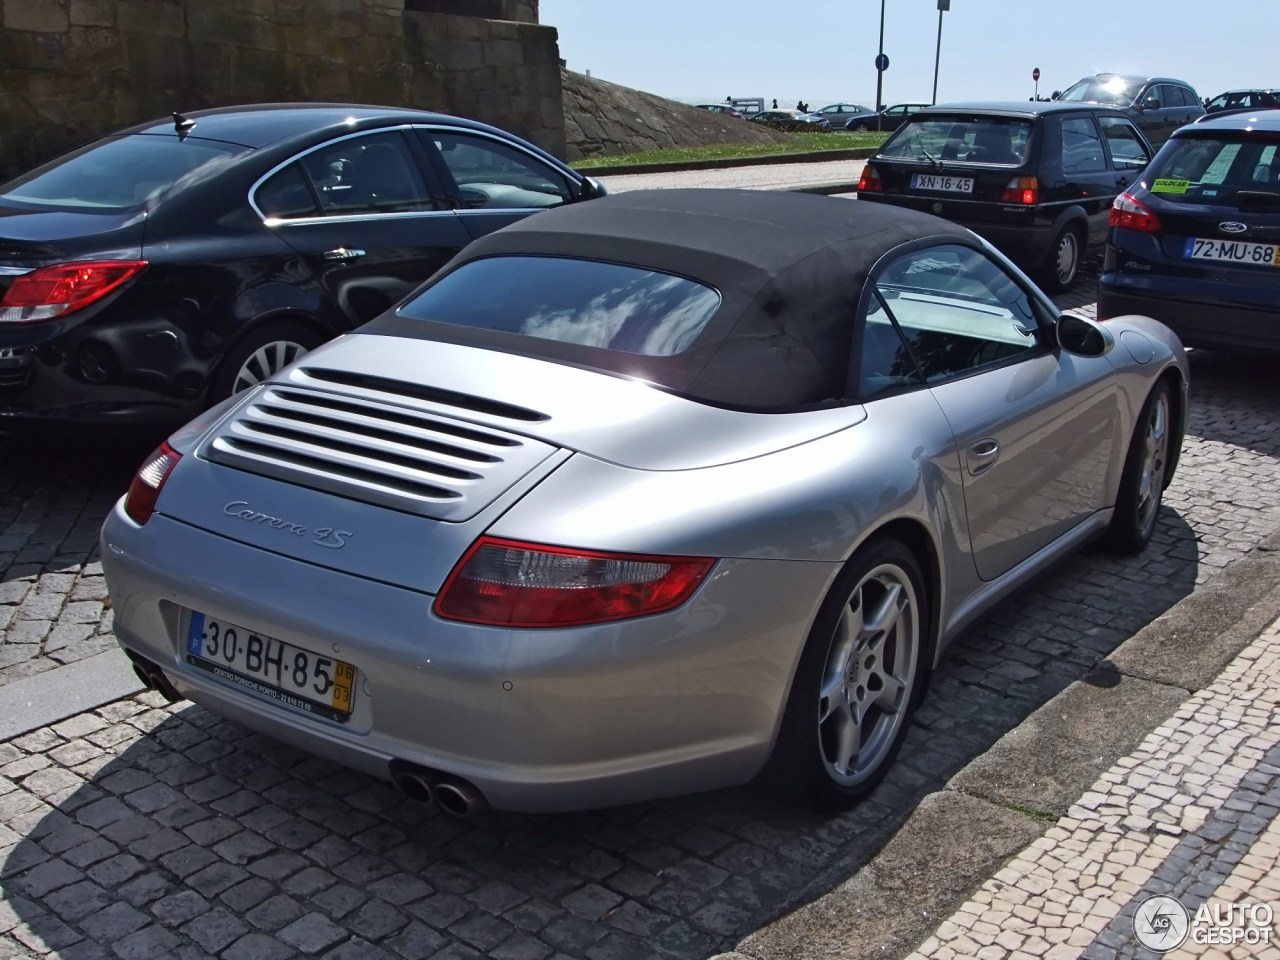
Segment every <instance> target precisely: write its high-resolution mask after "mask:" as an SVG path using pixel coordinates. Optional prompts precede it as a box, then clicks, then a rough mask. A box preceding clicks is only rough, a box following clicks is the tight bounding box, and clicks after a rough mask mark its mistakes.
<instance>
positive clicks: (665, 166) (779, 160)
mask: <svg viewBox="0 0 1280 960" xmlns="http://www.w3.org/2000/svg"><path fill="white" fill-rule="evenodd" d="M878 149H880V148H879V147H850V148H848V149H845V150H811V151H809V152H808V153H774V154H766V155H762V156H758V157H731V158H729V159H726V160H682V161H672V162H671V163H628V164H622V165H620V166H616V167H586V168H585V169H578V168H577V167H574V169H575V170H577V171H578V172H579V173H581V174H583V175H584V176H588V177H595V178H596V179H600V178H602V177H618V176H625V175H627V174H632V173H678V172H679V171H681V170H721V169H729V168H732V167H763V166H769V165H771V164H773V165H776V164H783V163H826V162H828V161H832V160H865V159H866V158H867V157H869V156H871V155H872V154H873V153H875V152H876V151H877V150H878ZM570 166H573V165H572V164H570Z"/></svg>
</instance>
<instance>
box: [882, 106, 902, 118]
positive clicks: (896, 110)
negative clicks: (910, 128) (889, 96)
mask: <svg viewBox="0 0 1280 960" xmlns="http://www.w3.org/2000/svg"><path fill="white" fill-rule="evenodd" d="M884 115H885V116H886V117H905V116H906V115H907V108H906V107H890V108H889V109H888V110H886V111H885V112H884Z"/></svg>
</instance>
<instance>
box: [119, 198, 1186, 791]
mask: <svg viewBox="0 0 1280 960" xmlns="http://www.w3.org/2000/svg"><path fill="white" fill-rule="evenodd" d="M1186 383H1187V361H1186V357H1185V355H1184V351H1183V349H1182V346H1181V344H1179V343H1178V340H1177V338H1176V337H1175V336H1173V334H1171V333H1170V332H1169V331H1168V330H1167V329H1166V328H1165V327H1163V326H1161V325H1160V324H1159V323H1156V322H1155V321H1153V320H1148V319H1146V318H1142V317H1129V318H1126V319H1124V320H1121V321H1116V322H1115V323H1114V324H1113V325H1112V326H1111V327H1109V328H1108V327H1105V326H1103V325H1101V324H1097V323H1095V322H1093V321H1092V320H1087V319H1084V318H1082V317H1079V316H1076V315H1073V314H1067V315H1061V314H1060V311H1059V310H1058V309H1057V308H1056V307H1055V306H1054V304H1053V302H1052V301H1051V300H1049V299H1048V298H1047V297H1046V296H1045V295H1044V294H1043V293H1041V292H1040V291H1039V290H1038V289H1037V288H1036V287H1035V286H1033V285H1032V284H1031V283H1030V282H1029V281H1028V280H1027V279H1026V277H1025V276H1024V275H1023V274H1021V273H1020V272H1019V271H1017V270H1016V269H1015V268H1014V267H1013V266H1012V265H1011V264H1010V263H1009V262H1008V261H1007V260H1006V259H1005V258H1004V257H1003V256H1002V255H1001V254H999V253H998V252H997V251H996V250H995V249H994V248H993V247H991V246H990V245H989V244H987V243H986V242H985V241H983V240H982V239H981V238H979V237H977V236H975V235H974V234H973V233H971V232H970V231H968V230H965V229H964V228H962V227H959V226H956V225H955V224H952V223H948V222H946V221H945V220H941V219H939V218H937V217H933V216H930V215H928V214H923V213H918V212H916V211H914V210H902V209H896V208H892V207H883V206H875V205H873V204H867V203H847V202H844V201H838V200H832V199H830V198H828V197H819V196H813V195H806V194H799V193H789V192H784V191H768V190H716V189H708V190H652V191H638V192H635V193H626V194H619V195H615V196H611V197H605V198H603V199H600V200H597V201H593V202H592V203H588V204H570V205H566V206H563V207H561V208H559V209H556V210H550V211H547V212H546V213H541V214H539V215H538V216H537V217H536V218H531V219H529V220H527V221H524V222H522V223H517V224H513V225H512V226H510V227H508V228H506V229H505V230H500V231H498V232H496V233H493V234H490V235H489V236H487V237H483V238H481V239H480V240H477V241H476V242H475V243H474V244H472V245H471V246H470V247H468V248H467V249H466V250H465V251H463V253H462V254H461V255H460V256H459V257H458V258H456V259H455V260H453V261H452V262H451V263H450V265H449V266H448V267H446V268H445V269H444V270H443V271H441V272H440V273H438V274H436V275H435V276H434V277H433V278H432V279H431V280H430V281H429V282H428V283H427V285H426V286H424V287H423V288H421V289H420V290H418V291H416V292H415V293H414V294H413V296H411V297H410V298H409V299H407V300H406V301H404V302H403V303H402V304H401V305H400V306H399V307H398V308H396V309H393V310H391V311H389V312H387V313H385V314H384V315H383V316H381V317H380V318H379V319H377V320H375V321H373V322H372V323H370V324H366V325H365V326H363V327H361V328H360V329H359V330H357V331H355V332H354V333H353V334H351V335H349V336H345V337H342V338H340V339H338V340H336V341H334V342H332V343H329V344H326V345H324V346H322V347H320V348H319V349H317V350H315V351H313V352H312V353H310V354H308V355H307V356H305V357H303V358H302V359H301V360H300V361H298V362H297V363H295V364H294V365H292V366H291V367H289V368H288V369H286V370H284V371H281V372H279V373H277V374H275V375H274V376H273V377H272V378H271V379H270V380H269V381H268V382H267V383H266V384H263V385H260V386H258V387H256V388H255V389H254V390H253V391H252V392H250V393H247V394H245V395H242V396H237V397H234V398H232V399H231V400H229V401H228V402H227V403H226V404H225V405H223V406H221V407H219V408H217V409H216V410H212V411H209V412H208V413H207V414H205V415H203V416H202V417H201V418H199V419H198V420H197V421H196V422H194V423H192V424H190V425H189V426H188V427H186V428H184V429H183V430H181V431H180V432H179V433H178V434H175V435H174V437H172V438H171V439H170V440H169V441H168V443H167V444H165V445H164V446H162V447H161V448H160V449H159V450H158V451H157V452H156V453H155V455H154V456H153V457H152V458H150V459H149V460H148V461H147V462H146V464H144V466H143V468H142V469H141V470H140V471H139V473H138V475H137V478H136V479H135V481H134V483H133V486H132V487H131V488H130V492H129V493H128V495H127V496H125V497H124V498H122V499H121V501H120V502H119V503H118V504H117V505H116V506H115V509H114V510H113V511H112V513H111V514H110V517H109V518H108V519H107V521H106V524H105V526H104V527H103V530H102V563H103V567H104V570H105V574H106V579H107V584H108V586H109V588H110V591H111V596H112V609H113V611H114V615H115V620H114V630H115V635H116V637H117V638H118V639H119V641H120V643H121V644H122V645H123V647H124V649H125V651H126V652H127V653H128V655H129V656H130V657H131V658H132V659H133V661H134V663H135V665H136V667H137V669H138V671H139V673H140V674H141V675H142V676H143V677H145V678H147V680H148V682H149V683H150V684H151V685H152V686H153V687H156V688H157V689H159V690H161V691H162V692H164V693H166V694H167V695H169V696H187V697H190V698H192V699H194V700H196V701H197V702H198V703H201V704H204V705H206V706H207V707H209V708H210V709H212V710H215V711H218V712H220V713H223V714H225V715H228V716H231V717H234V718H236V719H237V720H239V721H242V722H243V723H245V724H247V725H248V726H250V727H253V728H256V729H258V730H261V731H264V732H266V733H268V734H271V735H273V736H276V737H279V738H281V739H284V740H286V741H288V742H290V743H292V744H294V745H295V746H299V747H304V748H306V749H308V750H311V751H313V752H315V753H317V754H322V755H324V756H327V757H330V758H333V759H336V760H338V761H340V762H343V763H346V764H349V765H351V766H354V767H357V768H359V769H362V770H364V771H366V772H369V773H372V774H374V775H377V776H381V777H383V778H386V779H388V780H391V781H393V782H395V783H397V784H398V785H399V786H400V787H401V789H402V790H403V791H404V792H405V793H406V794H408V795H409V796H411V797H414V798H416V799H419V800H424V801H425V800H431V799H433V798H434V799H435V800H436V802H437V803H438V804H439V806H440V807H441V809H443V810H444V811H445V812H448V813H455V814H465V813H467V812H469V811H471V810H474V809H476V808H477V807H479V806H482V805H483V804H484V803H485V802H486V801H487V802H488V803H489V804H490V805H492V806H493V807H496V808H498V809H505V810H520V811H552V810H572V809H581V808H590V807H601V806H608V805H615V804H623V803H631V802H636V801H641V800H645V799H649V798H653V797H658V796H664V795H670V794H677V793H688V792H691V791H697V790H704V789H709V788H713V787H721V786H728V785H732V784H738V783H744V782H746V781H747V780H749V779H751V778H752V777H754V776H755V775H756V774H758V773H760V772H761V771H762V770H765V769H768V771H769V772H768V775H767V781H768V782H770V783H773V784H776V785H778V786H780V787H781V788H783V789H786V790H790V791H795V792H796V793H797V794H799V795H801V796H805V797H807V798H809V799H811V800H813V801H815V802H817V803H818V804H821V805H824V806H839V805H848V804H850V803H853V802H855V801H857V800H858V799H859V798H861V797H863V796H865V795H866V794H867V793H868V792H870V791H871V790H872V789H873V788H874V787H875V785H876V783H877V782H878V781H879V780H880V779H881V778H882V777H883V776H884V775H885V772H886V771H887V770H888V769H889V767H890V765H891V764H892V762H893V759H894V756H895V754H896V753H897V751H898V748H899V746H900V745H901V743H902V741H903V738H904V736H905V735H906V733H907V729H908V727H909V726H910V720H911V714H912V711H913V709H914V708H915V706H916V704H917V703H918V702H919V701H920V699H921V697H922V696H923V695H924V691H925V685H926V682H927V680H928V676H929V673H930V670H931V669H932V668H933V667H934V666H935V665H937V664H938V663H939V662H942V660H943V658H944V657H945V651H946V650H947V646H948V644H949V643H950V642H951V641H952V640H953V639H954V638H955V637H957V636H958V635H960V633H961V632H962V631H963V630H964V629H965V628H966V626H967V625H968V624H970V623H972V622H973V621H974V620H976V619H977V618H978V617H979V616H980V615H981V613H982V612H983V611H985V610H986V609H988V608H989V607H990V606H991V605H993V604H995V603H997V602H998V601H1000V600H1001V599H1003V598H1005V597H1007V596H1009V595H1010V594H1011V593H1013V592H1015V591H1017V590H1019V589H1021V588H1023V587H1024V586H1025V585H1027V584H1029V583H1030V582H1031V581H1032V580H1033V579H1034V578H1035V577H1037V576H1040V575H1042V574H1043V573H1044V571H1045V570H1046V569H1047V568H1048V567H1049V566H1050V565H1051V564H1053V563H1055V562H1056V561H1058V560H1060V559H1061V558H1062V557H1063V556H1065V555H1066V554H1068V553H1069V552H1071V551H1073V550H1075V549H1076V548H1078V547H1080V546H1082V545H1083V544H1085V543H1087V542H1089V541H1091V540H1093V539H1095V538H1097V537H1103V536H1105V537H1107V538H1109V540H1110V543H1111V544H1112V546H1113V547H1115V548H1116V549H1118V550H1120V551H1136V550H1140V549H1142V547H1143V546H1144V545H1145V544H1146V543H1147V542H1148V541H1149V540H1150V538H1151V536H1152V532H1153V531H1154V529H1155V528H1156V525H1157V517H1158V514H1159V512H1160V503H1161V496H1162V491H1163V490H1164V488H1165V486H1166V484H1167V483H1168V482H1169V479H1170V478H1171V477H1172V475H1173V472H1174V468H1175V465H1176V462H1177V458H1178V451H1179V449H1180V445H1181V436H1182V423H1183V419H1184V411H1185V409H1186V394H1185V389H1186ZM944 411H945V413H944ZM962 467H963V469H962ZM302 598H305V599H302ZM939 735H940V736H941V735H945V734H939Z"/></svg>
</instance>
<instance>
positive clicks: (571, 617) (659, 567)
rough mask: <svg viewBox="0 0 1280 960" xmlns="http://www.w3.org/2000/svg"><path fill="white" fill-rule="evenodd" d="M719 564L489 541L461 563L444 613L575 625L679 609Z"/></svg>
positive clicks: (508, 623)
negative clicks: (708, 573) (712, 568)
mask: <svg viewBox="0 0 1280 960" xmlns="http://www.w3.org/2000/svg"><path fill="white" fill-rule="evenodd" d="M714 562H715V561H714V560H712V559H710V558H707V557H666V556H649V555H643V554H631V553H604V552H600V551H595V550H575V549H571V548H568V547H549V546H544V545H542V544H534V543H523V542H520V541H516V540H503V539H499V538H497V537H488V536H484V537H481V538H480V539H479V540H477V541H476V542H475V543H474V544H473V545H472V547H471V549H470V550H468V551H467V553H466V555H465V556H463V558H462V559H461V560H460V561H458V565H457V566H456V567H454V569H453V572H452V573H450V574H449V579H448V580H446V581H445V584H444V589H442V590H441V591H440V596H439V597H437V598H436V602H435V612H436V615H437V616H439V617H442V618H443V619H445V620H462V621H465V622H467V623H482V624H487V625H489V626H495V627H572V626H581V625H584V624H590V623H607V622H609V621H611V620H626V619H629V618H631V617H643V616H648V615H649V614H654V613H663V612H664V611H667V610H673V609H675V608H676V607H678V606H680V604H682V603H684V602H685V601H686V600H688V599H689V597H690V596H692V594H693V591H694V590H695V589H696V588H697V586H698V584H700V583H701V582H702V580H703V578H704V577H706V575H707V572H708V571H709V570H710V569H711V565H712V563H714Z"/></svg>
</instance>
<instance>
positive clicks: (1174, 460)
mask: <svg viewBox="0 0 1280 960" xmlns="http://www.w3.org/2000/svg"><path fill="white" fill-rule="evenodd" d="M1162 381H1163V382H1165V383H1167V384H1169V403H1170V404H1171V405H1172V406H1173V422H1174V424H1175V425H1176V432H1175V434H1174V436H1173V438H1171V439H1175V440H1177V443H1170V445H1169V446H1170V447H1171V450H1170V453H1169V469H1168V470H1166V471H1165V476H1164V488H1165V489H1166V490H1168V489H1169V484H1170V483H1171V482H1172V480H1173V475H1174V474H1175V473H1176V472H1177V470H1178V462H1179V461H1180V460H1181V459H1182V440H1183V438H1184V437H1185V436H1186V432H1187V393H1186V386H1187V383H1186V381H1185V380H1184V379H1183V377H1182V371H1181V370H1179V369H1178V367H1177V366H1176V365H1175V364H1170V365H1169V366H1168V367H1166V368H1165V370H1164V371H1163V372H1162V373H1161V374H1160V376H1159V377H1158V378H1157V380H1156V382H1157V383H1159V382H1162Z"/></svg>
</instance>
